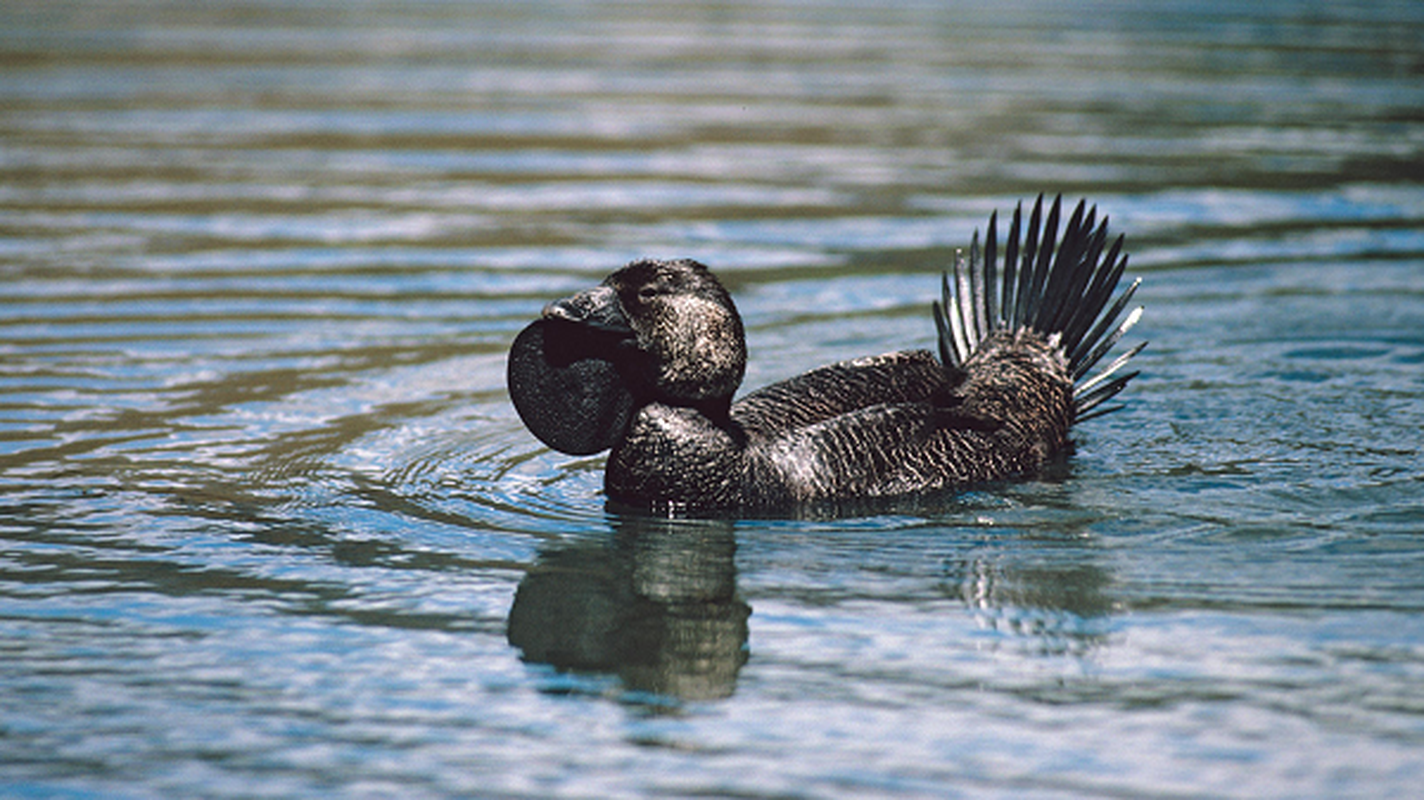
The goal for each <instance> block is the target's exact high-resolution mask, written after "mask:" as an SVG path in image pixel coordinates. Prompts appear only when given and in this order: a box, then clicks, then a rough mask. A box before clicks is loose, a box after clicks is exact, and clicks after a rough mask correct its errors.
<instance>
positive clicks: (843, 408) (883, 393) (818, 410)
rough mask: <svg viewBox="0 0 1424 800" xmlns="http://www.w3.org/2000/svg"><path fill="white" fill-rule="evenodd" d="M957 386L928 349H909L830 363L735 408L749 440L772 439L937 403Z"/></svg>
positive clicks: (746, 399) (763, 391)
mask: <svg viewBox="0 0 1424 800" xmlns="http://www.w3.org/2000/svg"><path fill="white" fill-rule="evenodd" d="M951 388H952V387H951V386H950V384H949V381H948V378H947V376H946V375H945V370H944V367H943V366H942V365H941V364H940V363H939V361H938V360H937V359H936V358H935V357H934V355H933V354H932V353H930V351H928V350H905V351H900V352H895V353H886V354H884V355H879V356H869V357H866V358H857V359H853V360H850V361H842V362H839V363H836V364H828V365H826V366H824V367H820V368H818V369H814V370H811V371H810V372H806V373H803V374H801V375H797V376H796V377H794V378H788V379H786V380H784V381H780V382H778V383H773V384H771V385H769V386H765V387H763V388H761V389H758V390H756V391H755V392H752V393H751V394H748V395H746V396H745V397H743V398H741V399H740V400H738V401H737V402H736V403H733V404H732V409H731V416H732V419H733V421H735V422H736V423H737V424H739V425H741V427H742V429H743V430H744V431H746V433H747V434H748V437H749V438H750V439H751V440H753V441H755V440H758V439H760V440H770V439H776V438H778V437H781V436H785V435H788V434H790V433H792V432H795V431H800V430H804V429H806V428H808V427H811V426H814V425H817V424H819V423H825V422H828V421H832V420H836V419H838V418H841V417H844V416H845V415H848V414H854V413H855V412H858V411H862V410H864V409H868V408H871V407H875V406H882V405H885V404H897V403H933V402H935V401H936V399H937V398H943V397H946V396H947V395H948V394H949V392H950V389H951Z"/></svg>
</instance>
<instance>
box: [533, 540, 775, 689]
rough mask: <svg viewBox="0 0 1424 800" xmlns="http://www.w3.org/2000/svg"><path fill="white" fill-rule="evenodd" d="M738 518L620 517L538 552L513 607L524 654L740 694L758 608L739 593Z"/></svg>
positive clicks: (671, 685) (655, 685) (652, 681)
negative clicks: (601, 532) (601, 533)
mask: <svg viewBox="0 0 1424 800" xmlns="http://www.w3.org/2000/svg"><path fill="white" fill-rule="evenodd" d="M735 552H736V542H735V539H734V537H733V532H732V525H731V523H730V522H726V521H720V520H674V519H653V518H645V517H633V516H629V517H622V518H619V519H618V520H617V521H616V522H615V524H614V532H613V535H612V536H611V537H599V538H596V539H583V540H578V541H574V542H566V543H561V544H560V545H558V546H556V547H553V548H551V549H548V550H546V551H544V552H543V553H541V554H540V556H539V560H538V562H537V563H536V564H535V566H534V568H533V569H531V570H530V571H529V573H528V574H527V575H526V576H525V578H524V580H523V581H521V582H520V584H519V590H518V591H517V592H516V594H515V596H514V605H513V607H512V608H511V609H510V612H509V633H508V636H509V643H510V644H512V645H513V646H515V647H517V648H519V649H520V650H521V651H522V652H523V654H524V659H525V660H526V661H530V662H535V663H542V664H549V665H552V666H554V667H556V668H558V669H560V670H573V671H588V672H605V673H613V674H616V675H618V676H619V677H620V678H621V679H622V681H623V683H624V685H625V686H626V687H627V688H629V689H632V690H635V691H645V692H652V693H656V694H660V695H666V696H670V697H675V698H679V699H683V700H706V699H716V698H721V697H727V696H729V695H731V694H732V692H733V690H734V688H735V685H736V679H737V673H738V671H739V670H740V669H741V667H742V665H743V664H744V663H746V659H747V650H746V645H747V617H748V616H750V614H751V608H750V606H748V605H747V604H746V603H744V602H742V601H741V600H739V599H738V598H737V596H736V567H735V565H734V562H733V556H734V554H735Z"/></svg>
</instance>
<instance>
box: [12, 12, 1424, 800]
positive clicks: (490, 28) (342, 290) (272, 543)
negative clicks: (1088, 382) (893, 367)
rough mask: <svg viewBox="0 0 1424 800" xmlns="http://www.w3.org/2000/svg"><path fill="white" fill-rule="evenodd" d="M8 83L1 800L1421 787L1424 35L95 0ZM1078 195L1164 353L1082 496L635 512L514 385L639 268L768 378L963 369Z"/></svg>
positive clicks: (1389, 19) (1331, 28)
mask: <svg viewBox="0 0 1424 800" xmlns="http://www.w3.org/2000/svg"><path fill="white" fill-rule="evenodd" d="M0 64H3V67H0V281H3V297H0V537H3V538H0V794H4V795H7V796H17V797H90V796H93V797H99V796H102V797H185V798H186V797H296V796H343V797H362V796H402V797H456V796H476V797H505V798H514V797H530V798H532V797H576V798H585V797H588V798H591V797H600V798H603V797H670V796H671V797H676V796H707V795H713V796H718V795H734V796H745V797H806V798H829V797H856V798H861V797H886V798H904V797H919V796H936V797H942V796H966V797H1045V798H1046V797H1074V796H1081V797H1098V796H1151V797H1206V796H1211V797H1303V796H1315V797H1330V796H1337V797H1345V796H1353V797H1357V796H1373V797H1386V796H1401V797H1402V796H1412V795H1413V793H1414V792H1415V791H1416V790H1417V786H1418V785H1419V783H1420V781H1421V780H1424V700H1421V698H1424V614H1421V611H1424V539H1421V538H1420V534H1421V530H1422V529H1424V491H1422V490H1424V483H1421V481H1424V477H1421V476H1424V455H1421V442H1420V430H1421V429H1424V369H1421V363H1424V233H1421V231H1424V172H1421V170H1420V166H1419V165H1420V164H1421V163H1424V114H1421V111H1420V109H1421V108H1424V83H1421V81H1420V76H1421V74H1424V7H1421V6H1420V5H1419V4H1416V3H1407V2H1399V3H1371V4H1359V5H1350V4H1340V3H1332V4H1311V3H1293V2H1267V3H1253V4H1242V3H1236V4H1219V3H1212V2H1186V1H1185V0H1184V1H1183V2H1175V3H1166V4H1137V3H1121V4H1117V3H1099V4H1094V5H1091V6H1081V5H1075V6H1074V7H1073V8H1071V9H1069V8H1067V7H1060V5H1059V4H1053V3H1029V2H1018V3H999V4H994V5H993V6H992V8H987V9H979V8H969V7H958V6H956V5H953V4H938V3H923V4H920V3H909V2H906V3H881V4H873V5H870V4H849V3H816V4H809V3H799V2H790V1H786V2H774V1H773V0H768V1H767V2H759V3H750V2H745V3H736V2H734V3H722V4H716V5H708V6H702V5H693V4H680V3H648V4H636V5H634V4H612V3H571V2H526V3H520V4H506V3H493V4H483V3H434V4H415V3H403V2H398V1H397V0H385V1H382V0H372V2H361V3H344V4H340V5H338V6H333V5H330V4H325V3H304V2H282V3H262V2H218V1H217V0H214V2H205V3H172V4H166V3H165V4H160V3H132V4H130V3H124V2H113V3H93V2H64V1H63V0H61V1H60V2H44V3H24V2H19V3H8V4H6V5H5V6H4V7H3V9H0ZM1040 191H1048V192H1050V193H1056V192H1063V193H1065V194H1067V195H1068V196H1070V197H1076V196H1079V195H1087V196H1090V197H1092V198H1093V199H1094V200H1095V201H1096V202H1097V203H1098V204H1099V207H1100V209H1101V210H1102V211H1104V212H1106V213H1108V214H1109V215H1111V217H1112V219H1113V224H1114V227H1116V228H1118V229H1120V230H1123V231H1126V232H1127V233H1128V235H1129V249H1130V250H1131V252H1132V253H1133V256H1132V271H1133V272H1134V273H1135V274H1139V275H1142V276H1143V277H1144V279H1145V283H1144V286H1143V289H1142V290H1141V293H1140V294H1139V297H1140V298H1141V299H1142V300H1143V302H1144V303H1145V304H1146V306H1147V316H1146V317H1145V319H1144V321H1143V323H1142V324H1141V325H1140V326H1139V328H1138V331H1139V332H1140V335H1141V336H1143V337H1145V338H1148V339H1150V340H1151V346H1150V347H1149V348H1148V350H1147V351H1146V352H1144V353H1143V354H1142V356H1140V357H1139V361H1140V362H1141V366H1142V369H1143V374H1142V376H1141V377H1140V378H1139V379H1138V380H1137V381H1136V382H1135V383H1134V384H1133V387H1132V388H1131V390H1130V391H1129V392H1128V393H1127V394H1126V395H1125V396H1124V397H1125V401H1126V404H1127V408H1126V410H1124V411H1123V412H1121V413H1119V414H1116V415H1112V416H1109V417H1106V418H1103V419H1101V420H1097V421H1094V422H1091V423H1088V424H1086V425H1084V426H1083V428H1082V429H1080V431H1079V432H1078V435H1077V442H1078V448H1077V452H1076V454H1075V455H1074V457H1073V458H1072V459H1071V460H1070V461H1069V462H1068V463H1067V464H1066V465H1064V466H1063V467H1062V468H1061V469H1059V470H1056V471H1054V472H1053V473H1051V474H1048V475H1045V476H1043V477H1042V478H1041V479H1038V480H1032V481H1023V482H1015V483H1010V484H1006V485H995V486H987V487H980V488H977V489H975V490H974V491H970V492H965V493H962V494H959V495H956V496H952V497H941V498H930V499H927V500H925V501H924V502H921V503H915V504H907V505H906V506H905V507H903V508H896V509H891V510H889V511H887V513H885V514H882V515H878V516H860V517H855V518H850V519H840V520H804V521H797V520H780V521H759V520H704V521H670V520H656V519H645V518H639V517H634V516H627V515H619V514H617V513H613V512H611V511H608V510H606V509H605V508H604V504H603V499H602V497H601V495H600V493H599V487H600V481H601V461H600V460H599V459H598V458H584V459H576V458H568V457H563V456H559V455H557V454H552V453H550V452H548V451H546V450H544V449H542V448H540V447H539V445H538V444H537V442H536V441H535V440H534V439H533V438H532V437H531V436H530V435H529V434H528V433H527V432H525V431H524V429H523V428H522V426H521V425H520V424H519V422H518V420H517V418H516V417H515V415H514V412H513V410H512V409H511V408H510V406H509V403H508V399H507V396H506V394H505V391H504V386H503V369H504V362H503V358H504V355H503V354H504V351H505V349H506V348H507V346H508V343H509V342H510V340H511V339H512V337H513V335H514V334H515V332H517V331H518V330H519V329H520V328H521V327H522V326H523V325H524V324H525V323H526V322H527V321H528V320H529V319H531V318H532V317H533V316H534V315H535V314H537V312H538V309H539V308H540V306H541V305H542V303H544V302H545V301H547V300H548V299H550V298H553V297H556V296H559V295H561V294H563V293H567V292H571V291H574V290H576V289H579V288H582V287H585V286H587V285H590V284H592V283H594V282H596V281H597V280H599V279H601V277H602V276H603V275H604V274H605V273H607V272H609V271H611V270H612V269H614V268H616V267H617V266H619V265H620V264H621V263H623V262H624V261H626V260H628V259H630V258H632V257H635V256H638V255H645V254H649V255H667V256H677V255H686V256H693V257H697V258H699V259H702V260H704V261H707V262H708V263H711V264H712V265H713V266H714V268H716V269H718V271H719V272H720V274H722V275H723V276H724V277H725V278H726V281H727V283H728V284H729V286H730V288H731V289H732V291H733V293H734V295H735V297H736V299H737V302H738V303H739V305H740V308H741V309H742V312H743V314H744V317H745V319H746V322H747V326H748V330H749V340H750V347H751V352H752V363H751V366H750V369H749V375H748V384H747V385H748V386H759V385H762V384H764V383H766V382H768V381H771V380H775V379H778V378H782V377H786V376H789V375H792V374H795V373H797V372H800V371H802V370H804V369H807V368H809V367H812V366H815V365H819V364H823V363H826V362H829V361H832V360H836V359H840V358H847V357H852V356H857V355H865V354H872V353H878V352H883V351H888V350H893V349H900V348H905V347H924V346H929V345H930V344H931V342H932V341H933V325H932V323H931V321H930V317H929V313H928V303H929V301H930V299H932V297H933V295H934V292H935V287H936V282H937V275H936V273H937V271H938V270H939V269H940V268H941V267H942V266H943V265H945V264H946V263H948V261H949V259H950V258H951V257H952V255H953V251H954V249H955V248H957V247H961V246H964V245H965V244H966V243H967V241H968V238H969V235H970V233H971V232H972V230H973V228H974V227H975V226H982V225H983V223H984V220H985V219H986V218H987V215H988V212H989V211H990V210H992V209H995V208H997V209H1001V210H1007V209H1009V208H1010V207H1011V205H1012V203H1013V202H1015V201H1016V200H1018V199H1019V198H1025V197H1028V198H1031V197H1032V196H1033V195H1035V194H1037V193H1038V192H1040ZM891 512H893V513H891Z"/></svg>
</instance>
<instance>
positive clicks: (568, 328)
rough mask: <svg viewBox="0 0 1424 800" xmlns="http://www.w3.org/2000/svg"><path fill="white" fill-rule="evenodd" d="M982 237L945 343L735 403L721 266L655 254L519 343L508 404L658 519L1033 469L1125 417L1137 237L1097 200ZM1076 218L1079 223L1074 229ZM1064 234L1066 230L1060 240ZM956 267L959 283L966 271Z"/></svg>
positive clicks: (580, 297) (731, 324)
mask: <svg viewBox="0 0 1424 800" xmlns="http://www.w3.org/2000/svg"><path fill="white" fill-rule="evenodd" d="M1062 211H1063V206H1062V197H1061V196H1059V197H1057V198H1055V199H1054V200H1053V201H1052V203H1051V205H1049V206H1048V207H1047V209H1046V210H1045V207H1044V197H1043V196H1042V195H1040V196H1039V197H1038V198H1037V200H1036V201H1035V202H1034V204H1033V207H1032V210H1031V211H1030V212H1029V213H1028V214H1027V216H1025V214H1024V209H1023V203H1022V202H1020V203H1019V204H1018V205H1017V206H1016V207H1015V209H1014V211H1013V217H1012V220H1011V222H1010V223H1009V227H1008V230H1007V232H1006V235H1005V237H1004V241H1003V242H1002V244H1001V243H1000V241H999V236H998V212H997V211H996V212H994V213H993V214H991V216H990V218H989V222H988V226H987V232H986V234H985V236H984V239H983V243H982V246H981V242H980V236H979V232H978V231H977V230H976V231H975V232H974V235H973V238H972V241H971V243H970V247H969V254H968V257H967V258H966V257H965V256H964V254H963V252H962V251H959V252H958V253H957V254H956V257H955V259H954V260H953V263H952V270H951V271H947V272H944V273H942V275H941V280H940V287H939V288H940V293H939V294H940V296H939V298H938V299H936V300H934V301H933V302H932V303H931V315H932V317H933V319H934V324H935V333H936V342H937V351H938V352H933V351H931V350H928V349H912V350H902V351H896V352H891V353H885V354H881V355H872V356H867V357H863V358H856V359H852V360H848V361H842V362H839V363H834V364H829V365H826V366H821V367H818V368H815V369H812V370H810V371H809V372H805V373H803V374H800V375H797V376H795V377H792V378H789V379H786V380H782V381H780V382H777V383H773V384H771V385H769V386H766V387H763V388H760V389H757V390H755V391H752V392H749V393H747V394H745V395H744V396H742V397H740V398H736V399H734V396H735V395H736V393H737V391H738V390H739V389H740V387H741V384H742V379H743V377H744V375H745V373H746V365H747V357H748V356H747V344H746V335H745V330H744V328H743V324H742V320H741V317H740V315H739V314H738V312H737V308H736V305H735V303H734V302H733V300H732V297H731V294H730V293H729V292H728V291H727V289H726V288H725V287H724V286H723V285H722V283H721V282H720V281H719V280H718V279H717V278H716V276H715V275H714V274H713V272H712V271H711V269H709V268H708V267H707V266H706V265H704V264H702V263H700V262H698V261H695V260H692V259H687V258H676V259H655V258H642V259H638V260H635V261H633V262H631V263H629V264H627V265H626V266H624V267H622V268H620V269H618V270H616V271H614V272H613V273H612V274H610V275H609V276H608V277H607V278H606V279H605V280H603V281H602V282H601V283H600V284H598V285H597V286H595V287H593V288H591V289H587V290H585V291H581V292H578V293H576V294H574V295H572V296H570V297H566V298H563V299H561V300H556V301H554V302H551V303H549V304H548V305H546V306H544V308H543V310H542V312H541V314H540V316H539V318H538V319H536V320H534V321H533V322H532V323H530V324H529V325H528V326H527V327H525V328H524V329H523V330H522V331H521V332H520V333H519V334H518V335H517V336H516V337H515V339H514V341H513V343H512V345H511V347H510V352H509V358H508V362H507V384H508V389H509V394H510V398H511V400H512V402H513V405H514V407H515V410H516V411H517V413H518V415H519V417H520V419H521V421H522V422H523V423H524V425H525V426H526V427H527V428H528V429H529V431H530V432H531V433H533V434H534V436H535V437H536V438H538V439H539V440H540V441H541V442H543V443H544V444H545V445H547V446H549V447H550V448H553V449H554V450H557V451H560V452H563V453H567V454H570V455H592V454H596V453H600V452H602V451H605V450H608V451H611V452H610V453H609V455H608V457H607V461H606V463H605V466H604V492H605V494H606V496H607V498H608V499H609V501H611V502H613V503H617V504H619V505H621V506H625V507H635V508H639V509H643V510H646V511H649V512H656V513H666V514H676V513H679V512H726V513H743V514H745V513H755V512H759V511H761V512H786V511H789V510H794V509H798V508H808V507H814V506H817V505H827V504H830V505H835V504H847V503H851V504H854V503H857V502H861V501H868V500H874V499H883V498H903V497H914V496H921V495H926V494H929V493H934V492H939V491H942V490H959V489H964V488H968V487H971V486H973V485H976V484H982V483H987V482H992V481H1000V480H1006V479H1013V478H1022V477H1030V476H1033V475H1035V474H1037V473H1039V472H1040V471H1042V470H1043V469H1045V467H1046V466H1047V465H1049V464H1050V463H1051V462H1053V461H1054V460H1056V459H1059V458H1060V457H1061V456H1062V455H1063V454H1065V453H1066V452H1067V451H1069V449H1070V448H1071V441H1070V430H1071V429H1072V428H1073V426H1074V425H1076V424H1078V423H1081V422H1084V421H1086V420H1088V419H1092V418H1094V417H1097V416H1101V415H1103V414H1106V413H1110V412H1112V411H1117V410H1119V409H1121V408H1122V407H1123V406H1122V404H1121V403H1117V404H1111V405H1109V404H1108V401H1110V400H1112V399H1113V398H1114V397H1116V396H1117V395H1118V394H1119V393H1120V392H1121V391H1122V390H1123V389H1124V388H1125V387H1126V386H1127V385H1128V383H1129V382H1130V381H1131V380H1132V379H1133V378H1135V377H1136V376H1137V375H1138V374H1139V372H1138V371H1124V367H1125V366H1126V365H1128V364H1129V362H1130V360H1131V359H1132V358H1133V357H1134V356H1135V355H1137V354H1138V353H1139V352H1141V350H1142V348H1143V347H1145V346H1146V342H1142V343H1140V344H1138V345H1136V346H1134V347H1132V348H1130V349H1128V350H1127V351H1126V352H1124V353H1122V354H1121V355H1119V356H1117V357H1115V358H1114V359H1113V360H1112V361H1111V362H1110V363H1109V364H1107V366H1106V367H1105V368H1103V369H1102V370H1101V371H1099V372H1097V373H1096V374H1094V375H1092V376H1091V377H1088V373H1089V372H1090V371H1091V370H1092V369H1093V368H1094V367H1095V366H1096V365H1098V364H1099V363H1100V362H1101V361H1102V359H1103V358H1104V357H1105V356H1106V355H1107V354H1108V353H1109V352H1110V351H1111V350H1112V349H1113V348H1114V347H1115V346H1116V345H1117V343H1118V342H1119V341H1120V340H1121V339H1122V338H1123V336H1124V335H1125V334H1126V333H1127V331H1128V330H1129V329H1130V328H1132V327H1133V326H1134V325H1135V324H1136V323H1137V321H1138V320H1139V319H1140V317H1141V316H1142V307H1141V306H1138V307H1136V308H1133V309H1132V310H1131V311H1128V310H1127V309H1128V306H1129V304H1130V302H1131V299H1132V297H1133V295H1134V293H1135V292H1136V290H1137V288H1138V286H1139V285H1140V283H1141V279H1140V278H1139V279H1135V280H1133V281H1132V282H1131V283H1130V285H1128V286H1127V287H1126V288H1125V289H1124V290H1123V291H1122V292H1120V293H1119V292H1117V288H1118V286H1119V283H1120V282H1121V279H1122V277H1123V273H1124V271H1125V268H1126V266H1127V260H1128V257H1127V254H1126V253H1125V252H1124V251H1123V244H1124V237H1123V236H1122V235H1118V236H1116V238H1114V239H1112V240H1111V241H1109V238H1110V237H1109V232H1108V219H1107V216H1106V215H1103V216H1102V217H1101V218H1099V215H1098V212H1097V207H1096V206H1092V207H1088V206H1087V201H1086V200H1083V201H1080V202H1079V203H1078V204H1077V206H1076V208H1075V209H1074V210H1073V211H1072V212H1071V213H1070V214H1068V216H1067V219H1066V220H1064V219H1063V213H1062ZM1060 223H1061V225H1060ZM1060 227H1061V228H1062V230H1061V232H1060V230H1059V229H1060ZM951 272H952V274H951Z"/></svg>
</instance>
